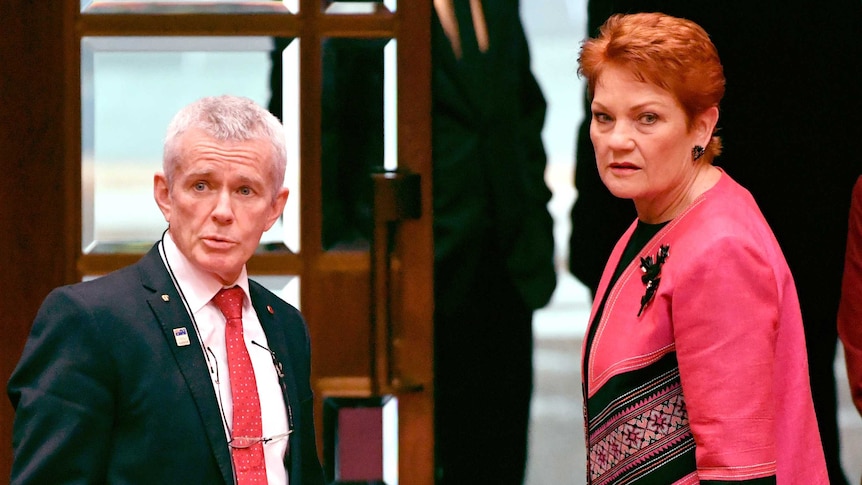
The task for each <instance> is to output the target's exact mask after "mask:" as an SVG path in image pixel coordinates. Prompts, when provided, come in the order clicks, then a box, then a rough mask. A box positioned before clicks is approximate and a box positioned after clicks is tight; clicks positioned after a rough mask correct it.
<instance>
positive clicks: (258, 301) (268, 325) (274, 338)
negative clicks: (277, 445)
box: [249, 282, 300, 464]
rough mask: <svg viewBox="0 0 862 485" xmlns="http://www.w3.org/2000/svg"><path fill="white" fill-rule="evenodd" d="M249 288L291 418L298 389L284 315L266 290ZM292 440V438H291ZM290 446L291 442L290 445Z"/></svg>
mask: <svg viewBox="0 0 862 485" xmlns="http://www.w3.org/2000/svg"><path fill="white" fill-rule="evenodd" d="M249 290H250V292H251V303H252V306H253V307H254V311H255V312H257V318H258V320H260V325H261V326H262V327H263V332H264V333H265V334H266V340H267V344H268V345H269V349H270V350H272V351H273V352H275V357H276V358H277V359H278V362H279V363H280V364H281V365H282V369H281V374H282V376H281V377H280V379H281V382H282V383H283V386H282V388H281V389H282V394H283V396H284V402H285V404H286V405H287V406H289V408H288V410H287V412H288V418H289V419H291V420H292V419H293V417H292V414H293V410H298V409H299V408H298V406H299V402H298V401H297V400H296V396H298V391H297V388H296V379H295V373H294V370H293V367H292V365H291V358H290V350H289V349H288V347H287V342H288V341H289V338H288V336H287V335H286V334H285V330H284V326H283V325H280V324H279V323H278V322H279V318H282V319H283V318H285V316H284V315H281V316H280V315H277V314H276V308H278V307H279V306H280V305H275V304H274V303H275V302H272V301H271V299H272V298H277V297H274V296H272V295H271V294H269V293H268V292H265V291H262V290H260V289H258V287H257V286H256V285H255V284H254V283H253V282H250V283H249ZM299 435H300V433H296V434H294V435H293V436H292V438H298V436H299ZM291 441H293V440H291ZM290 446H291V447H292V446H293V444H291V445H290ZM289 458H290V453H289V449H288V455H287V456H285V460H286V463H288V464H289V463H290V460H289Z"/></svg>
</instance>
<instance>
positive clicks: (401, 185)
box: [371, 169, 424, 396]
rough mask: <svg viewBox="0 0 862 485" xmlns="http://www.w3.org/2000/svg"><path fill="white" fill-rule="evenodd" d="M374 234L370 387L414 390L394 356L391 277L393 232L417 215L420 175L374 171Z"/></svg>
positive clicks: (389, 390)
mask: <svg viewBox="0 0 862 485" xmlns="http://www.w3.org/2000/svg"><path fill="white" fill-rule="evenodd" d="M371 177H372V180H373V190H374V198H373V202H374V203H373V214H374V234H373V237H372V240H371V293H372V295H371V306H372V308H371V390H372V393H373V394H374V395H377V396H381V395H384V394H403V393H409V392H418V391H421V390H422V389H423V387H424V386H423V385H422V384H418V383H415V382H413V381H411V379H409V378H408V377H405V376H402V375H400V372H399V369H398V366H397V365H396V363H395V362H394V361H395V356H394V349H393V347H394V345H393V342H395V341H396V340H397V339H398V338H399V336H398V335H396V328H397V325H395V322H394V321H393V318H394V317H393V311H392V310H393V308H392V305H393V304H394V303H396V302H394V301H393V300H394V299H393V289H394V285H393V281H394V280H395V279H396V276H397V274H398V273H399V270H398V264H397V261H396V259H397V258H396V257H397V255H396V254H395V235H396V234H397V231H398V226H399V224H400V222H401V221H403V220H405V219H418V218H419V217H420V215H421V213H422V210H421V189H420V176H419V174H415V173H412V172H409V171H406V170H403V169H399V170H395V171H381V172H375V173H372V175H371Z"/></svg>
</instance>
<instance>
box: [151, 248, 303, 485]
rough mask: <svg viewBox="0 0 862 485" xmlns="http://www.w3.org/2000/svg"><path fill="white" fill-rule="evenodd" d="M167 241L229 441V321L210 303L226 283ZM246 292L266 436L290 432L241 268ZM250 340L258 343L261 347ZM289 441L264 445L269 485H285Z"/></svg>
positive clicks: (248, 337)
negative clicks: (226, 329)
mask: <svg viewBox="0 0 862 485" xmlns="http://www.w3.org/2000/svg"><path fill="white" fill-rule="evenodd" d="M167 235H168V237H165V238H164V239H163V248H164V251H163V252H162V258H163V259H165V258H166V259H167V261H166V263H167V264H168V265H169V266H168V271H170V272H172V274H173V275H174V278H175V280H176V282H177V284H178V285H179V286H180V288H179V292H180V295H181V296H182V297H183V299H184V300H185V302H186V304H187V305H188V310H189V312H191V315H192V319H193V321H194V322H195V325H196V330H197V332H198V335H200V337H201V340H202V341H203V346H204V349H205V350H204V352H205V355H206V359H207V365H208V366H209V368H210V376H211V377H212V384H213V389H214V390H215V393H216V396H218V399H219V408H220V409H221V413H222V421H223V423H224V427H225V435H226V437H227V439H228V440H229V439H230V437H231V431H230V428H231V426H232V425H231V423H232V422H233V421H232V417H233V401H232V400H231V391H230V373H229V372H228V366H227V350H226V348H225V323H226V320H225V317H224V315H223V314H222V313H221V311H220V310H219V309H218V307H217V306H216V305H215V303H213V302H212V299H213V297H214V296H215V294H216V293H218V291H219V290H220V289H222V287H223V286H222V284H221V283H220V282H218V281H217V280H216V279H214V278H213V277H212V276H211V275H209V274H208V273H206V272H204V271H201V270H200V269H198V268H196V267H195V266H194V265H192V263H191V262H190V261H189V260H188V258H186V257H185V256H184V255H183V254H182V253H181V252H180V250H179V249H178V248H177V246H176V244H175V243H174V241H173V239H171V237H170V232H168V233H167ZM234 285H237V286H239V287H240V288H242V290H243V292H244V293H245V297H244V298H243V303H242V327H243V338H244V339H245V346H246V348H247V349H248V354H249V356H250V357H251V364H252V367H253V368H254V375H255V380H256V381H257V392H258V395H259V396H260V410H261V421H262V426H263V428H262V429H263V436H262V437H264V438H269V437H273V436H278V435H282V434H284V433H287V431H288V422H287V410H286V407H285V403H284V398H283V397H282V393H281V384H280V382H279V378H278V374H277V373H276V371H275V365H274V364H273V361H272V355H271V354H270V353H269V351H268V350H266V349H269V344H268V343H267V340H266V335H265V334H264V333H263V327H261V325H260V320H258V318H257V313H256V312H255V311H254V308H253V307H252V306H251V299H250V297H249V291H248V273H247V271H246V268H245V267H243V269H242V273H241V274H240V276H239V278H238V279H237V281H236V282H235V283H234V284H231V285H228V286H227V287H232V286H234ZM252 342H256V343H258V344H260V345H262V346H263V347H266V349H263V348H261V347H259V346H257V345H254V344H253V343H252ZM287 445H288V439H287V438H284V439H279V440H273V441H270V442H268V443H264V445H263V450H264V457H265V460H266V475H267V480H268V482H269V484H270V485H280V484H285V485H286V484H287V482H288V478H287V472H286V470H285V466H284V456H285V453H286V451H287Z"/></svg>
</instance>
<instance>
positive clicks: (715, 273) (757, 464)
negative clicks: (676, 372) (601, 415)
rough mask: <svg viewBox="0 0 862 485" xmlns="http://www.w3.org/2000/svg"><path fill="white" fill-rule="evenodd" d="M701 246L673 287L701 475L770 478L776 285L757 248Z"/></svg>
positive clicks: (720, 243) (729, 239) (736, 242)
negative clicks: (674, 288) (691, 262)
mask: <svg viewBox="0 0 862 485" xmlns="http://www.w3.org/2000/svg"><path fill="white" fill-rule="evenodd" d="M703 241H704V244H705V245H706V246H707V247H705V248H701V249H704V251H703V252H700V251H699V252H698V254H697V256H694V257H693V260H694V262H693V264H692V265H691V266H689V267H688V269H687V270H686V271H685V272H684V274H682V275H680V276H681V278H680V279H679V280H678V281H676V282H675V287H676V293H675V295H674V301H673V304H672V315H673V326H674V329H673V331H674V337H675V341H676V351H677V357H678V360H679V368H680V378H681V381H682V388H683V395H684V396H685V401H686V408H687V410H688V414H689V419H690V424H691V430H692V434H693V435H694V439H695V443H696V445H697V452H696V455H697V468H698V476H699V478H700V480H701V482H702V483H703V482H704V481H709V480H717V481H721V480H730V481H733V480H745V479H755V478H768V477H770V476H774V475H775V473H776V460H777V456H776V455H777V451H776V443H775V436H776V433H775V430H774V426H775V425H776V424H775V423H776V416H775V407H774V402H775V390H774V389H773V385H774V384H773V383H774V379H773V376H774V371H775V369H774V356H775V352H776V338H777V332H778V324H779V317H780V315H781V309H780V304H781V303H780V302H781V293H780V292H781V290H780V287H779V282H778V281H777V278H776V275H775V273H774V271H773V268H772V265H771V264H770V261H769V260H768V257H767V255H765V254H764V252H763V251H762V250H761V249H760V248H759V247H758V244H756V243H755V242H753V241H750V240H748V239H746V238H741V237H740V238H737V237H733V236H725V237H722V238H718V239H713V240H711V241H708V240H706V239H704V240H703ZM673 249H674V248H671V251H673ZM680 256H682V255H680ZM671 258H673V253H671ZM668 263H669V264H670V263H671V260H668Z"/></svg>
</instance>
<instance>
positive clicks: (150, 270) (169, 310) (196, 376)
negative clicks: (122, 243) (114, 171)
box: [140, 245, 233, 483]
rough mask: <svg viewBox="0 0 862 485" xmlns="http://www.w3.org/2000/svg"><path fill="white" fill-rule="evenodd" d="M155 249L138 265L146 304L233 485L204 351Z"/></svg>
mask: <svg viewBox="0 0 862 485" xmlns="http://www.w3.org/2000/svg"><path fill="white" fill-rule="evenodd" d="M157 246H158V245H156V246H154V247H153V249H151V250H150V252H149V253H148V254H147V255H146V256H144V258H143V259H142V260H141V263H140V269H141V282H142V284H143V286H144V287H145V288H147V289H148V290H150V291H151V292H152V295H150V296H148V297H147V303H148V304H149V305H150V308H152V310H153V314H154V315H155V317H156V320H157V321H158V323H159V325H160V326H161V329H162V332H163V333H164V337H165V340H166V341H167V345H168V347H169V348H170V349H171V351H172V353H173V356H174V359H175V360H176V363H177V367H178V368H179V371H180V373H181V374H182V375H183V378H184V379H185V382H186V385H187V386H188V389H189V392H190V393H191V395H192V398H193V399H194V401H195V403H196V405H197V409H198V412H199V413H200V418H201V421H202V422H203V426H204V429H205V430H206V433H207V438H208V440H209V443H210V448H211V449H212V452H213V455H215V458H216V462H217V463H218V466H219V469H220V470H221V472H222V476H223V477H224V480H225V483H233V466H232V464H231V457H230V450H229V448H228V446H227V440H226V439H225V433H224V422H223V419H222V414H221V410H220V409H219V405H218V400H217V398H216V395H215V391H214V390H213V386H212V381H211V378H210V374H209V369H208V368H207V361H206V358H205V357H204V353H203V352H204V351H203V349H202V348H201V345H200V343H199V342H200V339H199V337H198V334H197V331H196V330H195V328H194V325H193V324H192V321H191V319H190V318H189V314H188V312H187V311H186V307H185V305H184V304H183V301H182V299H181V298H180V295H179V293H178V292H177V289H176V287H175V286H174V284H173V282H172V281H171V279H170V276H169V275H168V272H167V270H166V269H165V266H164V263H163V262H162V259H161V256H160V255H159V252H158V247H157ZM183 329H184V330H185V332H187V335H188V341H189V344H188V345H180V344H179V343H178V338H177V335H176V334H175V331H177V332H180V333H181V332H182V331H183Z"/></svg>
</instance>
